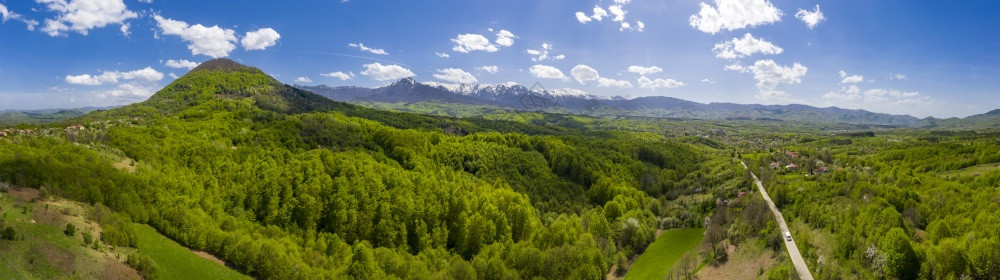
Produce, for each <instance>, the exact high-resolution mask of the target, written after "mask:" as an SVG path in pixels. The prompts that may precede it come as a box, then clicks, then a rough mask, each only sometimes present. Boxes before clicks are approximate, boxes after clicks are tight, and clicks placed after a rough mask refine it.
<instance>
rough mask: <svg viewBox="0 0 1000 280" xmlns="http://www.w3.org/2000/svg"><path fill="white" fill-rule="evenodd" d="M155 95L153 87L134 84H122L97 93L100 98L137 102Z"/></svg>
mask: <svg viewBox="0 0 1000 280" xmlns="http://www.w3.org/2000/svg"><path fill="white" fill-rule="evenodd" d="M152 95H153V89H152V88H149V87H142V86H137V85H132V84H120V85H118V87H117V88H115V89H112V90H109V91H106V92H103V93H100V94H97V97H98V98H100V99H106V100H111V101H114V102H128V103H131V102H137V101H143V100H146V99H147V98H149V97H150V96H152Z"/></svg>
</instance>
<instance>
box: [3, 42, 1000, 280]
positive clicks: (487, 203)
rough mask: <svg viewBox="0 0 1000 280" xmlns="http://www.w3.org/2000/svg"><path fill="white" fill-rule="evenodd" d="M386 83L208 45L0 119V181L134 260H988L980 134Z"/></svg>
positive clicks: (444, 265)
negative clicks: (362, 86)
mask: <svg viewBox="0 0 1000 280" xmlns="http://www.w3.org/2000/svg"><path fill="white" fill-rule="evenodd" d="M400 83H404V84H406V83H408V85H407V86H409V87H411V88H421V87H422V88H425V89H427V90H430V89H433V87H430V86H428V85H421V84H419V83H415V82H412V80H411V81H402V82H399V83H395V84H393V85H391V86H390V87H389V89H384V88H383V89H374V90H372V89H368V90H369V91H386V92H388V93H386V94H389V95H394V96H397V97H400V98H402V99H399V100H396V101H394V102H395V103H389V102H383V101H384V100H383V101H378V100H377V99H364V100H362V99H363V98H362V99H356V100H354V101H352V103H357V104H351V103H343V102H339V101H335V100H331V99H328V98H325V97H322V96H320V95H317V94H314V93H312V92H310V91H306V90H303V89H299V88H294V87H292V86H289V85H285V84H282V83H280V82H278V81H277V80H274V79H273V78H272V77H271V76H269V75H267V74H266V73H264V72H263V71H261V70H260V69H257V68H253V67H249V66H244V65H241V64H238V63H236V62H234V61H231V60H228V59H216V60H211V61H208V62H205V63H202V64H201V65H199V66H198V67H197V68H195V69H193V70H192V71H191V72H189V73H188V74H186V75H185V76H183V77H180V78H178V79H177V80H176V81H174V82H173V83H171V84H170V85H167V86H166V87H164V88H163V89H162V90H160V91H158V92H157V93H156V94H155V95H153V96H152V97H151V98H149V99H148V100H147V101H144V102H139V103H135V104H131V105H126V106H122V107H119V108H112V109H107V110H99V111H94V112H91V113H88V114H86V115H83V116H80V117H75V118H71V119H68V120H65V121H57V122H51V123H46V124H21V125H19V126H17V127H14V128H7V129H8V130H6V131H11V133H9V134H7V135H4V136H3V137H0V150H2V151H3V152H2V153H0V182H3V183H4V184H6V185H7V186H18V187H17V188H10V189H8V191H7V192H6V193H4V197H7V196H9V195H10V194H11V193H12V192H14V193H16V192H18V191H19V190H24V189H35V190H39V192H43V193H45V194H46V195H47V196H49V197H51V200H49V201H65V203H73V204H77V205H80V207H82V208H81V209H98V210H87V211H97V212H100V213H104V214H101V215H97V217H103V218H97V220H96V224H97V225H100V228H102V230H101V231H100V232H99V233H96V232H95V233H90V235H91V238H92V239H97V240H100V241H99V242H98V243H91V244H101V245H91V246H95V247H99V248H105V250H111V251H109V252H114V254H115V258H111V259H108V260H106V261H107V262H109V263H112V264H116V265H118V267H119V268H117V269H124V270H125V271H131V272H130V273H131V274H130V275H133V276H135V277H139V276H141V277H145V278H159V279H176V278H184V277H195V276H192V275H195V274H194V273H202V274H203V275H213V276H212V277H221V278H224V279H236V278H245V277H250V278H260V279H315V278H326V279H344V278H354V279H438V278H449V279H451V278H457V279H521V278H533V277H540V278H551V279H599V278H606V277H608V278H624V279H648V278H657V279H659V278H664V277H665V278H669V279H692V278H699V279H712V278H719V277H722V278H727V277H738V278H761V279H788V278H797V279H806V278H808V276H806V275H803V273H798V272H796V271H797V269H796V268H800V267H799V266H800V265H804V266H806V268H807V269H808V271H810V272H811V273H812V275H813V276H815V277H816V278H818V279H828V278H835V279H844V278H879V277H887V278H899V279H914V278H915V276H916V275H917V274H919V275H931V276H933V277H935V278H938V277H940V278H946V277H960V276H964V277H975V278H984V277H985V278H988V277H989V276H990V275H997V274H994V273H996V271H994V270H995V269H994V268H996V267H997V265H1000V258H998V257H997V256H998V255H997V254H995V252H993V251H991V250H990V249H989V248H994V247H995V246H994V245H995V243H996V240H997V238H998V237H1000V236H998V234H1000V233H997V232H996V231H993V230H991V228H992V227H990V226H988V225H994V224H996V221H992V218H990V217H994V216H995V215H992V214H990V213H992V212H995V211H997V209H995V208H996V207H994V206H996V205H998V204H997V202H996V201H992V200H991V199H992V198H995V197H997V196H996V194H995V192H996V191H997V188H996V186H997V185H996V184H997V182H996V178H997V177H998V176H1000V171H998V170H997V169H996V168H993V165H995V164H997V163H1000V156H997V155H998V154H1000V150H998V147H1000V146H998V143H997V142H996V138H995V137H994V136H995V135H996V132H994V131H993V130H991V129H974V128H971V127H970V128H966V129H965V130H932V129H929V128H917V127H910V126H911V125H913V124H912V123H911V124H908V125H903V124H898V125H897V124H887V123H878V124H876V123H872V122H868V121H862V122H857V123H812V122H798V121H794V120H792V119H789V120H782V121H760V120H757V119H756V118H758V116H751V115H745V117H746V118H743V117H732V118H731V119H728V120H727V119H716V118H709V119H699V118H695V117H694V115H690V116H687V117H684V118H661V117H653V116H641V117H640V116H619V117H607V116H603V117H602V116H596V115H593V114H583V115H577V114H571V113H574V112H576V111H573V110H570V109H558V110H566V111H563V112H551V111H542V112H538V111H521V110H516V109H514V108H510V107H503V106H497V105H491V104H485V105H484V104H479V103H476V102H465V101H469V99H455V100H449V99H426V98H425V97H426V96H425V95H434V94H438V93H427V94H417V95H413V94H412V92H410V91H404V92H400V91H395V90H393V89H392V88H394V87H398V86H400ZM440 87H442V86H439V88H440ZM470 98H471V97H470ZM463 100H465V101H463ZM477 100H478V99H477ZM477 102H478V101H477ZM567 103H569V102H567ZM810 110H812V109H810ZM417 112H419V113H421V114H418V113H417ZM767 116H768V118H770V117H773V115H767ZM786 116H787V115H786ZM883 117H884V116H883ZM727 118H728V117H727ZM914 122H917V121H914ZM904 126H905V127H904ZM734 158H740V159H742V160H743V161H744V162H745V163H746V165H745V167H747V168H748V170H749V171H753V173H756V176H754V175H753V174H751V173H750V172H749V171H748V170H744V165H741V164H740V162H739V161H737V160H734ZM757 176H759V179H760V181H762V182H763V186H762V187H761V189H766V191H767V192H768V193H770V194H771V199H772V200H773V204H774V205H775V206H776V207H777V208H778V209H779V210H780V211H781V214H782V216H784V218H785V220H787V222H788V225H787V230H786V229H785V228H786V226H785V225H784V224H781V225H779V224H777V223H776V222H775V219H774V215H772V213H771V210H770V209H769V207H768V204H769V201H765V200H764V199H763V198H762V197H761V195H760V194H758V193H757V192H758V186H756V185H755V184H754V180H755V179H756V178H757ZM960 201H964V202H960ZM44 203H48V202H44ZM60 203H63V202H60ZM973 203H974V204H976V205H979V206H978V207H973V206H972V204H973ZM46 205H47V204H46ZM5 207H7V206H5ZM19 207H22V208H21V209H27V208H23V206H19ZM33 207H35V208H37V207H39V206H33ZM5 209H6V208H5ZM11 209H17V208H11ZM930 209H939V210H938V211H931V210H930ZM15 211H16V210H15ZM22 211H27V210H22ZM8 212H9V211H8ZM4 217H5V222H16V223H18V226H16V228H15V231H22V230H26V229H24V227H26V226H25V224H24V223H25V219H26V218H25V217H22V216H17V215H14V216H9V217H8V216H7V215H5V216H4ZM88 224H95V223H88ZM84 228H86V227H84ZM56 230H60V229H50V231H56ZM785 231H789V232H790V233H791V235H792V236H794V240H795V241H794V242H795V243H790V242H789V243H786V242H784V241H785V239H784V233H783V232H785ZM658 233H659V234H658ZM161 234H162V235H161ZM32 236H34V237H35V238H40V239H39V240H41V241H38V242H42V244H46V242H49V243H51V242H66V241H65V239H66V238H65V237H64V236H58V235H42V234H33V235H32ZM657 237H659V238H657ZM15 240H17V238H16V237H15ZM60 240H62V241H60ZM0 242H8V244H13V243H9V242H11V241H0ZM92 242H93V241H92ZM789 244H795V245H797V246H795V247H799V248H798V250H800V251H801V257H799V258H801V262H800V261H799V259H798V258H797V257H796V256H789V255H788V254H787V253H786V250H785V248H784V247H785V246H786V245H789ZM182 246H183V247H182ZM73 248H77V247H73ZM111 248H113V249H111ZM136 248H138V249H136ZM32 250H35V249H32ZM73 250H76V249H73ZM80 250H96V249H87V247H83V248H80ZM87 252H90V253H87V254H91V255H93V254H97V253H95V252H101V251H100V250H97V251H87ZM196 253H197V254H196ZM5 256H8V257H4V259H3V261H6V262H8V263H10V262H11V261H15V260H22V261H23V258H21V257H14V256H16V255H10V254H7V255H5ZM75 260H76V262H75V263H83V262H88V263H89V262H95V261H94V260H88V259H83V258H82V257H77V258H75ZM793 260H794V261H793ZM51 262H55V263H57V264H58V261H57V260H56V261H50V263H51ZM793 263H794V266H793ZM47 265H48V264H47ZM63 266H64V267H68V266H66V265H63ZM17 267H23V266H13V267H8V269H15V268H17ZM53 267H56V268H53ZM58 267H59V266H58V265H56V266H45V267H42V268H37V269H29V270H11V271H12V273H17V275H23V276H26V277H28V278H36V277H38V278H46V277H55V276H58V275H68V274H72V272H73V271H74V270H68V268H58ZM88 273H91V274H87V275H90V276H82V277H83V278H89V279H95V278H103V277H101V276H100V274H99V273H101V272H100V271H93V272H88ZM122 273H123V272H122ZM119 274H121V273H119ZM122 275H123V274H122Z"/></svg>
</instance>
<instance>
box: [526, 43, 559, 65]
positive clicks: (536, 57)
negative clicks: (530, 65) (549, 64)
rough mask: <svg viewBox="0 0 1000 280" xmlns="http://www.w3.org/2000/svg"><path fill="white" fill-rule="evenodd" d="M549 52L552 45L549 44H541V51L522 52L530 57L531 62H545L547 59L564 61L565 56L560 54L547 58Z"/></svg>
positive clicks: (529, 50)
mask: <svg viewBox="0 0 1000 280" xmlns="http://www.w3.org/2000/svg"><path fill="white" fill-rule="evenodd" d="M550 50H552V45H551V44H549V43H542V48H541V49H538V50H535V49H528V50H525V51H524V52H526V53H528V54H530V55H532V57H531V61H543V60H547V59H555V60H563V59H566V55H562V54H560V55H557V56H551V57H550V56H549V51H550Z"/></svg>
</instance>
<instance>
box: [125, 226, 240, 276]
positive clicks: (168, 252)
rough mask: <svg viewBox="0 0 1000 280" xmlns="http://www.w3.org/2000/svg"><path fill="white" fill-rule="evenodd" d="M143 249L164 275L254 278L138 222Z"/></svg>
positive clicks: (139, 242)
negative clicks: (199, 253) (195, 252)
mask: <svg viewBox="0 0 1000 280" xmlns="http://www.w3.org/2000/svg"><path fill="white" fill-rule="evenodd" d="M133 226H134V227H135V233H136V237H138V240H137V246H138V247H139V252H141V253H142V254H143V255H147V256H149V257H150V258H152V259H153V261H154V262H156V265H157V266H158V267H159V270H158V271H159V276H160V277H161V278H163V279H213V280H217V279H250V277H248V276H246V275H243V274H240V273H239V272H236V271H235V270H232V269H231V268H228V267H225V266H222V265H219V264H217V263H215V262H212V261H210V260H208V259H205V258H202V257H199V256H198V255H195V254H194V253H193V252H191V250H189V249H188V248H186V247H184V246H181V245H180V244H178V243H177V242H174V241H173V240H170V239H169V238H167V237H166V236H163V235H161V234H160V233H159V232H157V231H156V229H153V228H152V227H150V226H148V225H144V224H134V225H133Z"/></svg>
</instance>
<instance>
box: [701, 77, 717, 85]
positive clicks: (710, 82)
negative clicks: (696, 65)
mask: <svg viewBox="0 0 1000 280" xmlns="http://www.w3.org/2000/svg"><path fill="white" fill-rule="evenodd" d="M701 81H702V82H704V83H707V84H714V83H715V81H713V80H709V79H708V78H704V79H701Z"/></svg>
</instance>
